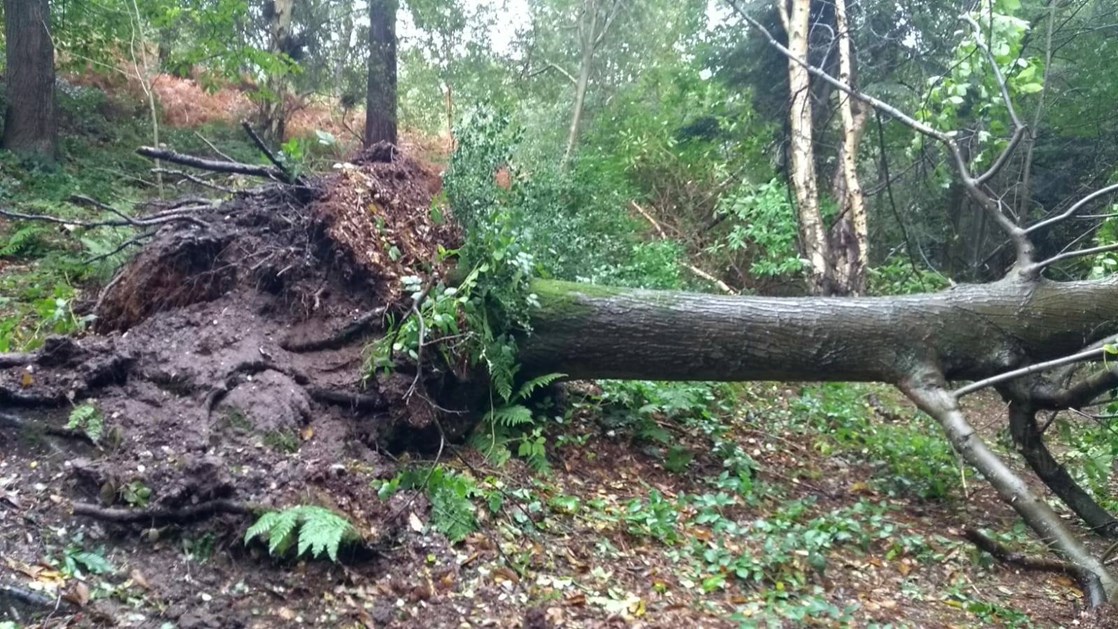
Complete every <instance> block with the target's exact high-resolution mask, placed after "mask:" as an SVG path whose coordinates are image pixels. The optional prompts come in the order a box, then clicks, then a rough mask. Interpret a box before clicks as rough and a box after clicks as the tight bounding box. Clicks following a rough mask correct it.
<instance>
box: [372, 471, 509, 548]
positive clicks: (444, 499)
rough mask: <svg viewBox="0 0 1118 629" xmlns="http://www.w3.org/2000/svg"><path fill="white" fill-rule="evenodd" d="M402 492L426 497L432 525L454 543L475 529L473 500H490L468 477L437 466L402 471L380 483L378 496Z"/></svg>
mask: <svg viewBox="0 0 1118 629" xmlns="http://www.w3.org/2000/svg"><path fill="white" fill-rule="evenodd" d="M404 489H412V490H418V491H423V492H425V493H426V494H427V498H428V499H429V500H430V501H431V526H432V527H434V529H435V530H436V531H438V532H440V533H442V534H443V535H445V536H446V538H447V539H448V540H450V542H451V543H454V544H457V543H458V542H460V541H462V540H464V539H466V537H468V536H469V535H470V534H471V533H473V532H475V531H477V530H478V521H477V516H476V511H475V507H474V504H473V500H474V499H475V498H481V499H486V500H488V499H490V498H491V497H490V496H489V495H487V494H486V492H484V491H483V490H482V489H481V488H479V487H478V485H477V483H476V482H474V480H473V479H472V478H471V477H469V476H467V475H465V474H461V473H458V472H455V471H454V470H451V469H449V468H446V467H444V466H440V465H436V466H435V467H431V468H414V469H409V470H405V471H403V472H401V473H399V474H397V475H396V477H394V478H392V479H391V480H388V481H385V482H384V483H382V484H381V486H380V488H379V490H378V495H379V496H380V497H381V499H387V498H389V497H391V496H392V495H393V494H395V493H396V492H397V491H400V490H404ZM494 510H495V509H494Z"/></svg>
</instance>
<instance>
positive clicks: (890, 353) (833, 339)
mask: <svg viewBox="0 0 1118 629" xmlns="http://www.w3.org/2000/svg"><path fill="white" fill-rule="evenodd" d="M533 292H534V293H535V294H536V295H537V297H538V300H539V308H538V309H537V310H535V311H533V313H532V316H531V321H532V331H531V333H530V334H528V335H526V336H525V337H524V338H522V339H521V341H520V358H521V362H522V365H523V367H524V368H525V369H526V371H527V372H528V374H529V375H539V374H544V373H563V374H566V375H567V376H568V377H571V378H578V379H586V378H617V379H655V380H723V381H744V380H781V381H784V380H835V381H876V382H886V383H891V384H894V385H896V386H897V387H899V388H900V389H901V390H902V391H903V392H904V393H905V394H906V395H907V396H908V397H909V398H910V399H911V400H913V401H914V402H915V403H916V404H917V406H918V407H919V408H920V409H921V410H923V411H925V412H926V413H928V414H929V415H931V416H932V417H933V418H935V419H936V421H938V422H939V424H940V425H941V426H942V427H943V429H944V432H945V434H946V436H947V438H948V439H949V440H950V441H951V443H952V445H953V446H954V447H955V449H956V451H957V452H958V453H959V454H960V456H962V457H963V459H964V460H966V461H967V463H969V464H970V465H972V466H973V467H974V468H975V469H977V470H978V471H979V472H980V473H981V474H982V475H983V476H984V477H985V478H986V480H988V481H989V482H990V484H991V485H992V486H993V487H994V489H995V490H996V491H997V492H998V494H999V495H1000V496H1001V498H1002V499H1003V500H1004V501H1005V502H1006V503H1007V504H1008V505H1010V506H1011V507H1012V508H1013V509H1014V510H1016V511H1017V512H1018V514H1019V515H1020V516H1021V517H1022V519H1024V520H1025V522H1026V523H1028V524H1029V526H1030V527H1031V528H1032V529H1033V530H1034V531H1035V532H1036V533H1037V535H1038V536H1039V537H1040V538H1041V540H1042V541H1043V542H1044V543H1046V544H1048V545H1050V547H1051V548H1053V549H1054V550H1055V551H1056V552H1057V553H1059V554H1060V555H1062V556H1063V557H1064V558H1065V559H1067V560H1068V561H1070V562H1071V563H1072V564H1073V565H1074V566H1075V569H1076V571H1077V574H1078V576H1079V578H1080V582H1081V584H1082V587H1083V590H1084V592H1085V594H1086V596H1087V598H1088V599H1089V601H1090V603H1091V605H1092V606H1098V605H1102V604H1103V603H1106V602H1107V601H1114V600H1115V597H1116V595H1118V580H1116V579H1115V578H1114V577H1113V575H1111V574H1110V572H1109V570H1108V569H1107V568H1106V567H1105V565H1104V564H1103V562H1102V561H1100V560H1099V559H1097V558H1096V557H1095V556H1094V555H1093V554H1092V553H1091V551H1090V550H1089V549H1088V548H1087V547H1086V545H1085V544H1084V543H1083V542H1082V541H1081V540H1080V539H1079V537H1078V536H1077V535H1076V534H1075V533H1074V532H1073V531H1072V530H1071V528H1070V527H1069V526H1068V525H1067V524H1066V523H1065V522H1064V521H1063V519H1062V518H1060V516H1059V515H1057V514H1056V512H1055V511H1053V510H1052V508H1051V507H1049V505H1048V503H1047V502H1046V501H1045V499H1044V498H1043V496H1040V495H1038V494H1037V493H1036V492H1034V491H1033V490H1032V489H1030V487H1029V486H1028V484H1027V483H1025V482H1024V480H1023V479H1022V478H1021V477H1020V475H1018V474H1017V473H1016V472H1015V471H1013V470H1012V469H1011V468H1010V467H1009V466H1007V465H1006V464H1005V463H1004V462H1003V461H1002V460H1001V458H1000V457H999V456H998V455H997V454H996V453H995V452H994V451H993V450H991V449H990V448H989V447H988V446H987V445H986V444H985V443H984V442H983V440H982V438H981V437H980V436H979V435H978V433H977V432H976V431H975V430H974V429H973V428H972V427H971V425H970V424H969V422H968V421H967V419H966V417H965V415H964V413H963V411H962V409H961V408H960V406H959V399H960V398H961V397H963V396H964V395H966V394H968V393H970V392H972V391H974V390H976V389H977V388H979V387H981V386H986V385H993V384H1000V383H1004V382H1006V381H1008V380H1011V379H1013V380H1018V381H1021V380H1022V379H1023V378H1024V377H1025V376H1027V377H1028V381H1029V382H1030V383H1033V384H1032V386H1031V387H1021V386H1018V387H1017V388H1018V389H1020V388H1024V389H1025V390H1024V391H1023V392H1016V393H1015V397H1016V398H1017V399H1018V402H1020V399H1021V398H1024V399H1026V400H1029V399H1030V396H1032V397H1035V399H1036V401H1037V403H1038V405H1043V406H1045V407H1048V408H1051V407H1053V406H1054V404H1053V400H1057V399H1061V395H1060V393H1058V392H1057V393H1053V390H1052V389H1053V388H1054V387H1055V388H1059V387H1058V386H1057V385H1055V384H1054V383H1053V381H1051V380H1045V379H1043V378H1042V377H1040V376H1039V375H1038V373H1039V371H1040V368H1042V367H1050V366H1055V365H1057V364H1061V363H1065V362H1070V360H1091V359H1095V360H1098V359H1101V358H1102V356H1103V351H1102V350H1101V349H1095V350H1094V351H1086V352H1085V351H1083V349H1084V348H1085V347H1088V346H1093V345H1094V346H1097V344H1098V343H1099V342H1102V341H1109V340H1111V339H1113V338H1114V335H1115V334H1116V333H1118V319H1116V318H1115V317H1114V316H1113V313H1114V312H1118V310H1116V309H1115V308H1116V307H1118V280H1116V279H1106V280H1097V281H1082V282H1052V281H1049V280H1046V279H1042V278H1035V279H1023V278H1022V277H1021V276H1019V275H1016V276H1012V277H1011V278H1010V279H1006V280H1002V281H1000V282H996V283H991V284H982V285H964V286H957V287H955V288H953V289H951V290H947V291H944V292H941V293H935V294H926V295H913V296H906V297H886V298H863V299H839V298H784V299H781V298H767V297H723V296H715V295H699V294H692V293H684V292H667V291H648V290H634V289H620V288H610V287H596V286H587V285H580V284H571V283H566V282H555V281H537V282H535V283H534V284H533ZM1069 355H1070V356H1071V358H1070V359H1068V357H1069ZM1059 359H1065V360H1063V361H1061V360H1059ZM1042 363H1044V364H1042ZM1030 367H1032V369H1030ZM953 380H978V381H981V382H979V383H978V385H977V386H968V387H964V388H960V389H957V390H954V391H952V390H951V389H949V388H948V386H947V383H948V382H950V381H953ZM1085 382H1087V385H1083V384H1082V383H1074V384H1072V385H1071V386H1070V387H1068V388H1067V389H1066V391H1068V392H1071V391H1074V392H1075V393H1076V394H1075V395H1071V394H1070V393H1068V394H1066V395H1063V396H1062V399H1066V400H1068V401H1069V405H1070V403H1071V402H1072V401H1075V402H1081V401H1083V400H1084V399H1088V400H1089V399H1091V398H1093V397H1094V395H1097V394H1101V393H1103V392H1104V391H1105V390H1106V389H1105V388H1101V389H1100V388H1099V387H1103V386H1104V385H1107V384H1108V383H1109V379H1106V378H1101V379H1100V378H1097V377H1096V378H1090V379H1088V380H1086V381H1085ZM1095 384H1098V385H1099V387H1096V389H1091V386H1093V385H1095ZM1107 388H1108V387H1107ZM1083 389H1089V391H1087V392H1086V393H1084V392H1083V391H1082V390H1083ZM1034 391H1035V394H1033V393H1032V392H1034ZM1091 391H1094V395H1089V394H1090V393H1091ZM1067 407H1068V406H1064V408H1067ZM1029 462H1030V463H1031V464H1034V469H1036V468H1035V463H1036V457H1032V458H1031V459H1029ZM1047 463H1052V462H1047ZM1038 471H1041V470H1038ZM1061 479H1062V480H1064V481H1067V482H1068V483H1070V484H1071V486H1065V487H1061V488H1060V489H1061V491H1058V492H1057V494H1058V495H1059V496H1060V497H1061V498H1064V499H1066V498H1067V497H1068V496H1076V497H1077V498H1079V499H1085V500H1086V501H1088V502H1089V501H1090V498H1089V496H1088V495H1087V494H1086V492H1083V491H1082V490H1080V489H1079V488H1078V487H1077V486H1075V485H1074V481H1073V480H1071V478H1070V477H1067V478H1063V477H1061ZM1042 480H1045V481H1046V482H1049V481H1050V480H1051V475H1047V476H1045V475H1042ZM1091 506H1092V505H1088V508H1087V509H1085V508H1084V504H1082V503H1076V504H1075V505H1074V508H1075V510H1076V512H1077V513H1080V514H1083V513H1087V512H1090V511H1091V509H1090V507H1091ZM1094 506H1097V505H1094ZM1099 511H1101V508H1099ZM1092 515H1093V516H1094V517H1093V518H1092V525H1093V526H1095V528H1096V530H1099V529H1098V527H1097V523H1098V522H1099V521H1106V516H1105V513H1092Z"/></svg>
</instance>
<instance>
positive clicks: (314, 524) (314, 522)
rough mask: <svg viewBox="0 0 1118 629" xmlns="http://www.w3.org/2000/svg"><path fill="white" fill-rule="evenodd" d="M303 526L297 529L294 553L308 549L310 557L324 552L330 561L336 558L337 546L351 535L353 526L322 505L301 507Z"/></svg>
mask: <svg viewBox="0 0 1118 629" xmlns="http://www.w3.org/2000/svg"><path fill="white" fill-rule="evenodd" d="M300 515H301V516H302V519H303V526H302V527H301V528H300V529H299V547H298V549H297V550H296V553H295V554H296V555H298V556H300V557H301V556H302V555H303V554H304V553H306V552H307V551H308V550H309V551H310V553H311V556H312V557H321V556H322V553H326V555H327V556H329V557H330V561H337V560H338V547H339V546H341V543H342V540H344V539H345V538H346V537H348V536H350V535H352V533H353V526H352V525H351V524H350V523H349V522H348V521H347V520H346V519H345V518H343V517H341V516H339V515H338V514H336V513H334V512H333V511H330V510H329V509H323V508H322V507H310V506H308V507H303V508H302V512H301V514H300Z"/></svg>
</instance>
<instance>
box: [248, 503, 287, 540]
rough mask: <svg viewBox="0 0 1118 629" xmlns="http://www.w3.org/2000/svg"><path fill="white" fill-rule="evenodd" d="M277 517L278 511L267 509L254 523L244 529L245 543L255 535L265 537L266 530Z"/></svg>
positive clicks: (255, 536) (269, 528)
mask: <svg viewBox="0 0 1118 629" xmlns="http://www.w3.org/2000/svg"><path fill="white" fill-rule="evenodd" d="M278 518H279V513H278V512H276V511H269V512H268V513H265V514H264V515H262V516H260V518H259V519H257V520H256V524H253V525H252V526H250V527H249V528H248V530H247V531H245V543H246V544H247V543H249V542H251V541H252V540H253V539H255V538H257V537H267V533H268V531H269V530H271V528H272V525H274V524H275V522H276V520H277V519H278Z"/></svg>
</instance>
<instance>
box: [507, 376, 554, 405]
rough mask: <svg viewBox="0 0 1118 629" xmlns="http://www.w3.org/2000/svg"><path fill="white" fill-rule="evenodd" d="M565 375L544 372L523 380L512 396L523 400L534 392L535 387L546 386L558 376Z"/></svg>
mask: <svg viewBox="0 0 1118 629" xmlns="http://www.w3.org/2000/svg"><path fill="white" fill-rule="evenodd" d="M566 375H567V374H565V373H548V374H544V375H542V376H537V377H535V378H532V379H531V380H529V381H528V382H525V383H524V384H522V385H520V390H518V391H517V392H516V397H515V398H513V399H514V400H517V401H520V400H525V399H527V398H528V396H530V395H532V394H533V393H535V392H536V390H537V389H541V388H543V387H546V386H548V385H550V384H551V383H552V382H555V381H556V380H558V379H560V378H564V377H566Z"/></svg>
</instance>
